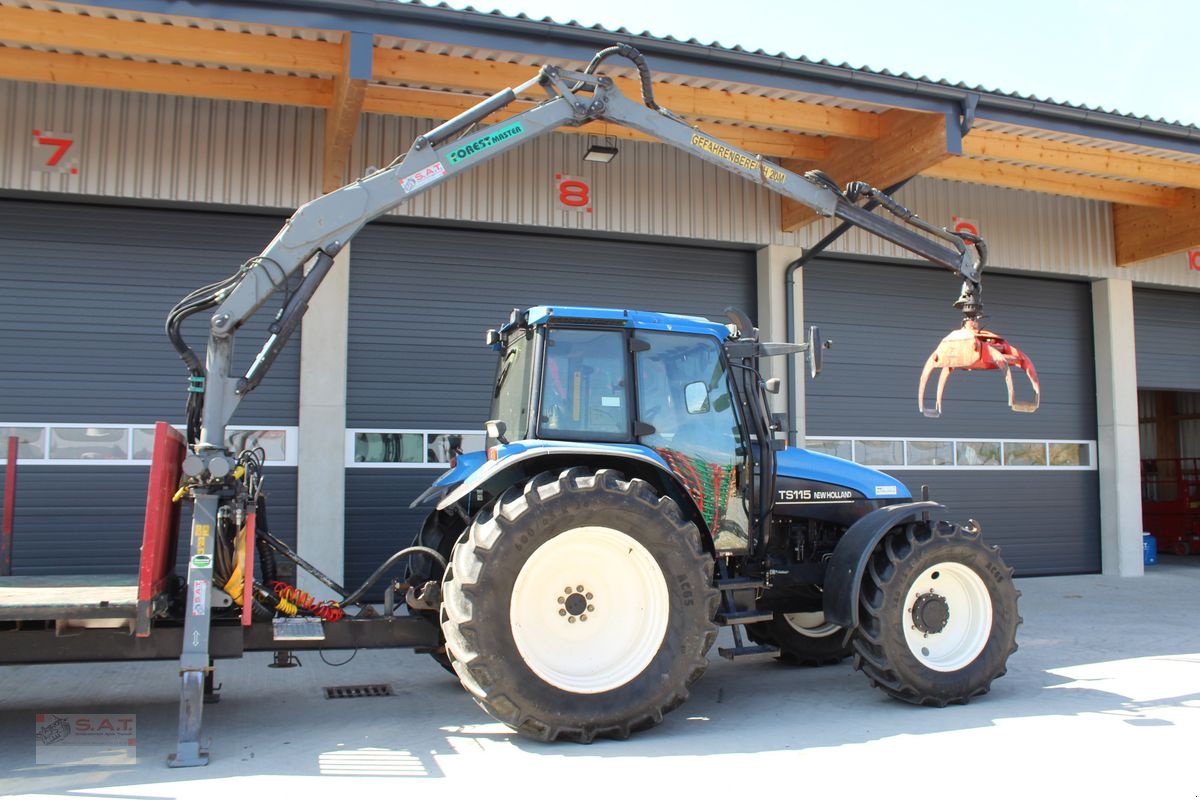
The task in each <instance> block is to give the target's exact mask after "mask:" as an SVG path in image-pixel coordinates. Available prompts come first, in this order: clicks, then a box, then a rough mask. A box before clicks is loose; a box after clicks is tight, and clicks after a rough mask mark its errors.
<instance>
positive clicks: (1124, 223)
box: [1112, 189, 1200, 267]
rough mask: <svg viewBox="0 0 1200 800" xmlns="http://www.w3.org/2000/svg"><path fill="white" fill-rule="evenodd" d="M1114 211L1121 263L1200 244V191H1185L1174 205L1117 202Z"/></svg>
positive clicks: (1157, 256)
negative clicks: (1146, 205)
mask: <svg viewBox="0 0 1200 800" xmlns="http://www.w3.org/2000/svg"><path fill="white" fill-rule="evenodd" d="M1112 212H1113V244H1114V246H1115V249H1116V257H1117V266H1119V267H1128V266H1131V265H1133V264H1136V263H1137V262H1139V261H1145V260H1147V259H1150V258H1160V257H1162V256H1169V255H1173V254H1175V253H1181V252H1183V251H1184V250H1188V249H1191V248H1193V247H1200V191H1196V190H1194V189H1189V190H1184V191H1182V192H1181V197H1180V202H1179V204H1178V205H1176V206H1175V207H1174V208H1166V209H1162V208H1146V207H1144V206H1134V205H1126V204H1115V205H1113V210H1112Z"/></svg>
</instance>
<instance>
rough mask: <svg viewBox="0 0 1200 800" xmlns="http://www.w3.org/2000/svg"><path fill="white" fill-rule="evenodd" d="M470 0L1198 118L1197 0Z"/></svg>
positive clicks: (482, 7) (456, 2)
mask: <svg viewBox="0 0 1200 800" xmlns="http://www.w3.org/2000/svg"><path fill="white" fill-rule="evenodd" d="M427 2H428V0H427ZM448 4H449V5H450V6H452V7H455V8H463V7H465V6H466V5H467V4H466V3H463V2H460V0H451V2H449V3H448ZM471 5H472V6H473V7H474V8H475V9H476V10H479V11H492V10H497V11H500V12H501V13H504V14H508V15H516V14H518V13H522V12H523V13H525V14H527V15H529V16H531V17H534V18H535V19H541V18H542V17H550V18H551V19H554V20H555V21H558V22H567V21H571V20H574V21H576V22H579V23H582V24H585V25H593V24H600V25H603V26H604V27H606V28H613V29H615V28H621V27H624V28H627V29H629V30H630V31H632V32H634V33H641V32H643V31H649V32H650V33H651V34H653V35H655V36H667V35H671V36H674V37H676V38H679V39H689V38H695V39H697V40H699V41H701V42H704V43H709V42H714V41H715V42H719V43H720V44H722V45H725V46H727V47H729V46H733V45H741V46H742V47H744V48H747V49H749V50H756V49H759V48H761V49H763V50H765V51H766V52H768V53H772V54H774V53H786V54H787V55H789V56H792V57H798V56H805V57H807V58H810V59H813V60H819V59H827V60H829V61H832V62H833V63H835V64H841V63H847V64H849V65H850V66H853V67H870V68H871V69H875V70H883V69H887V70H889V71H891V72H893V73H902V72H907V73H909V74H911V75H913V76H915V77H929V78H932V79H935V80H936V79H945V80H948V81H950V82H951V83H958V82H959V81H961V82H963V83H965V84H967V85H969V86H982V87H983V88H985V89H995V90H999V91H1004V92H1016V93H1018V94H1022V95H1034V96H1037V97H1039V98H1042V99H1044V100H1054V101H1056V102H1069V103H1072V104H1081V105H1086V106H1092V107H1099V108H1102V109H1105V110H1108V111H1113V110H1115V111H1118V112H1121V113H1124V114H1134V115H1137V116H1147V117H1150V118H1152V119H1160V118H1161V119H1165V120H1167V121H1168V122H1182V123H1185V124H1189V125H1200V3H1197V2H1195V0H1174V2H1172V1H1171V0H1140V1H1139V2H1131V1H1128V0H1127V1H1122V0H1088V1H1087V2H1085V1H1084V0H1040V2H1038V1H1035V0H1006V1H1004V2H999V1H998V0H989V1H988V2H974V3H972V2H962V1H961V0H960V2H954V0H950V2H945V0H943V2H938V3H931V2H927V0H890V2H882V0H820V1H819V2H815V1H813V0H733V1H732V2H728V1H727V2H712V0H690V2H683V0H602V2H587V3H585V2H580V0H478V1H477V2H474V3H472V4H471ZM650 66H651V69H653V67H654V64H653V62H651V64H650Z"/></svg>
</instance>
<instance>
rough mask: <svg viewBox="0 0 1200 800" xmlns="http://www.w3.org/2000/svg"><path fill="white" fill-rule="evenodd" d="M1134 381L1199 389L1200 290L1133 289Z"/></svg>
mask: <svg viewBox="0 0 1200 800" xmlns="http://www.w3.org/2000/svg"><path fill="white" fill-rule="evenodd" d="M1133 318H1134V326H1135V347H1136V350H1137V373H1138V374H1137V383H1138V387H1139V388H1142V389H1165V390H1172V391H1182V392H1200V294H1197V293H1194V292H1163V291H1156V290H1154V289H1134V290H1133Z"/></svg>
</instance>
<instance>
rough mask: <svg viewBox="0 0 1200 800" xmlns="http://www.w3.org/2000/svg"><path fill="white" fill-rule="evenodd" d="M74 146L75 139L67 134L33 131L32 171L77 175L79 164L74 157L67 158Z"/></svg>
mask: <svg viewBox="0 0 1200 800" xmlns="http://www.w3.org/2000/svg"><path fill="white" fill-rule="evenodd" d="M74 145H75V137H74V136H72V135H71V134H69V133H54V132H52V131H42V130H37V129H35V130H34V131H33V169H34V171H35V172H52V173H58V174H67V175H78V174H79V162H78V161H77V160H76V159H75V157H74V155H73V154H72V155H70V156H68V153H70V151H71V148H72V147H74Z"/></svg>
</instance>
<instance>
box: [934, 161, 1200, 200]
mask: <svg viewBox="0 0 1200 800" xmlns="http://www.w3.org/2000/svg"><path fill="white" fill-rule="evenodd" d="M921 174H922V175H924V176H926V177H929V178H944V179H946V180H951V181H963V182H964V183H979V184H985V185H987V186H1003V187H1006V188H1009V189H1024V190H1026V191H1030V192H1043V193H1045V194H1060V195H1065V196H1067V197H1083V198H1087V199H1089V200H1104V201H1107V202H1110V203H1128V204H1130V205H1137V206H1153V207H1156V208H1173V207H1175V206H1178V205H1179V204H1180V203H1181V202H1182V201H1183V196H1184V193H1185V190H1181V189H1168V188H1165V187H1162V186H1150V185H1147V184H1144V183H1130V182H1129V181H1117V180H1112V179H1111V178H1096V177H1093V176H1090V175H1076V174H1072V173H1066V172H1053V171H1051V170H1047V169H1040V168H1038V167H1026V166H1022V165H1019V164H1001V163H999V162H997V161H980V160H976V159H971V158H948V159H946V160H945V161H943V162H941V163H940V164H935V165H934V166H932V167H929V168H928V169H926V170H924V171H923V172H922V173H921Z"/></svg>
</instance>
